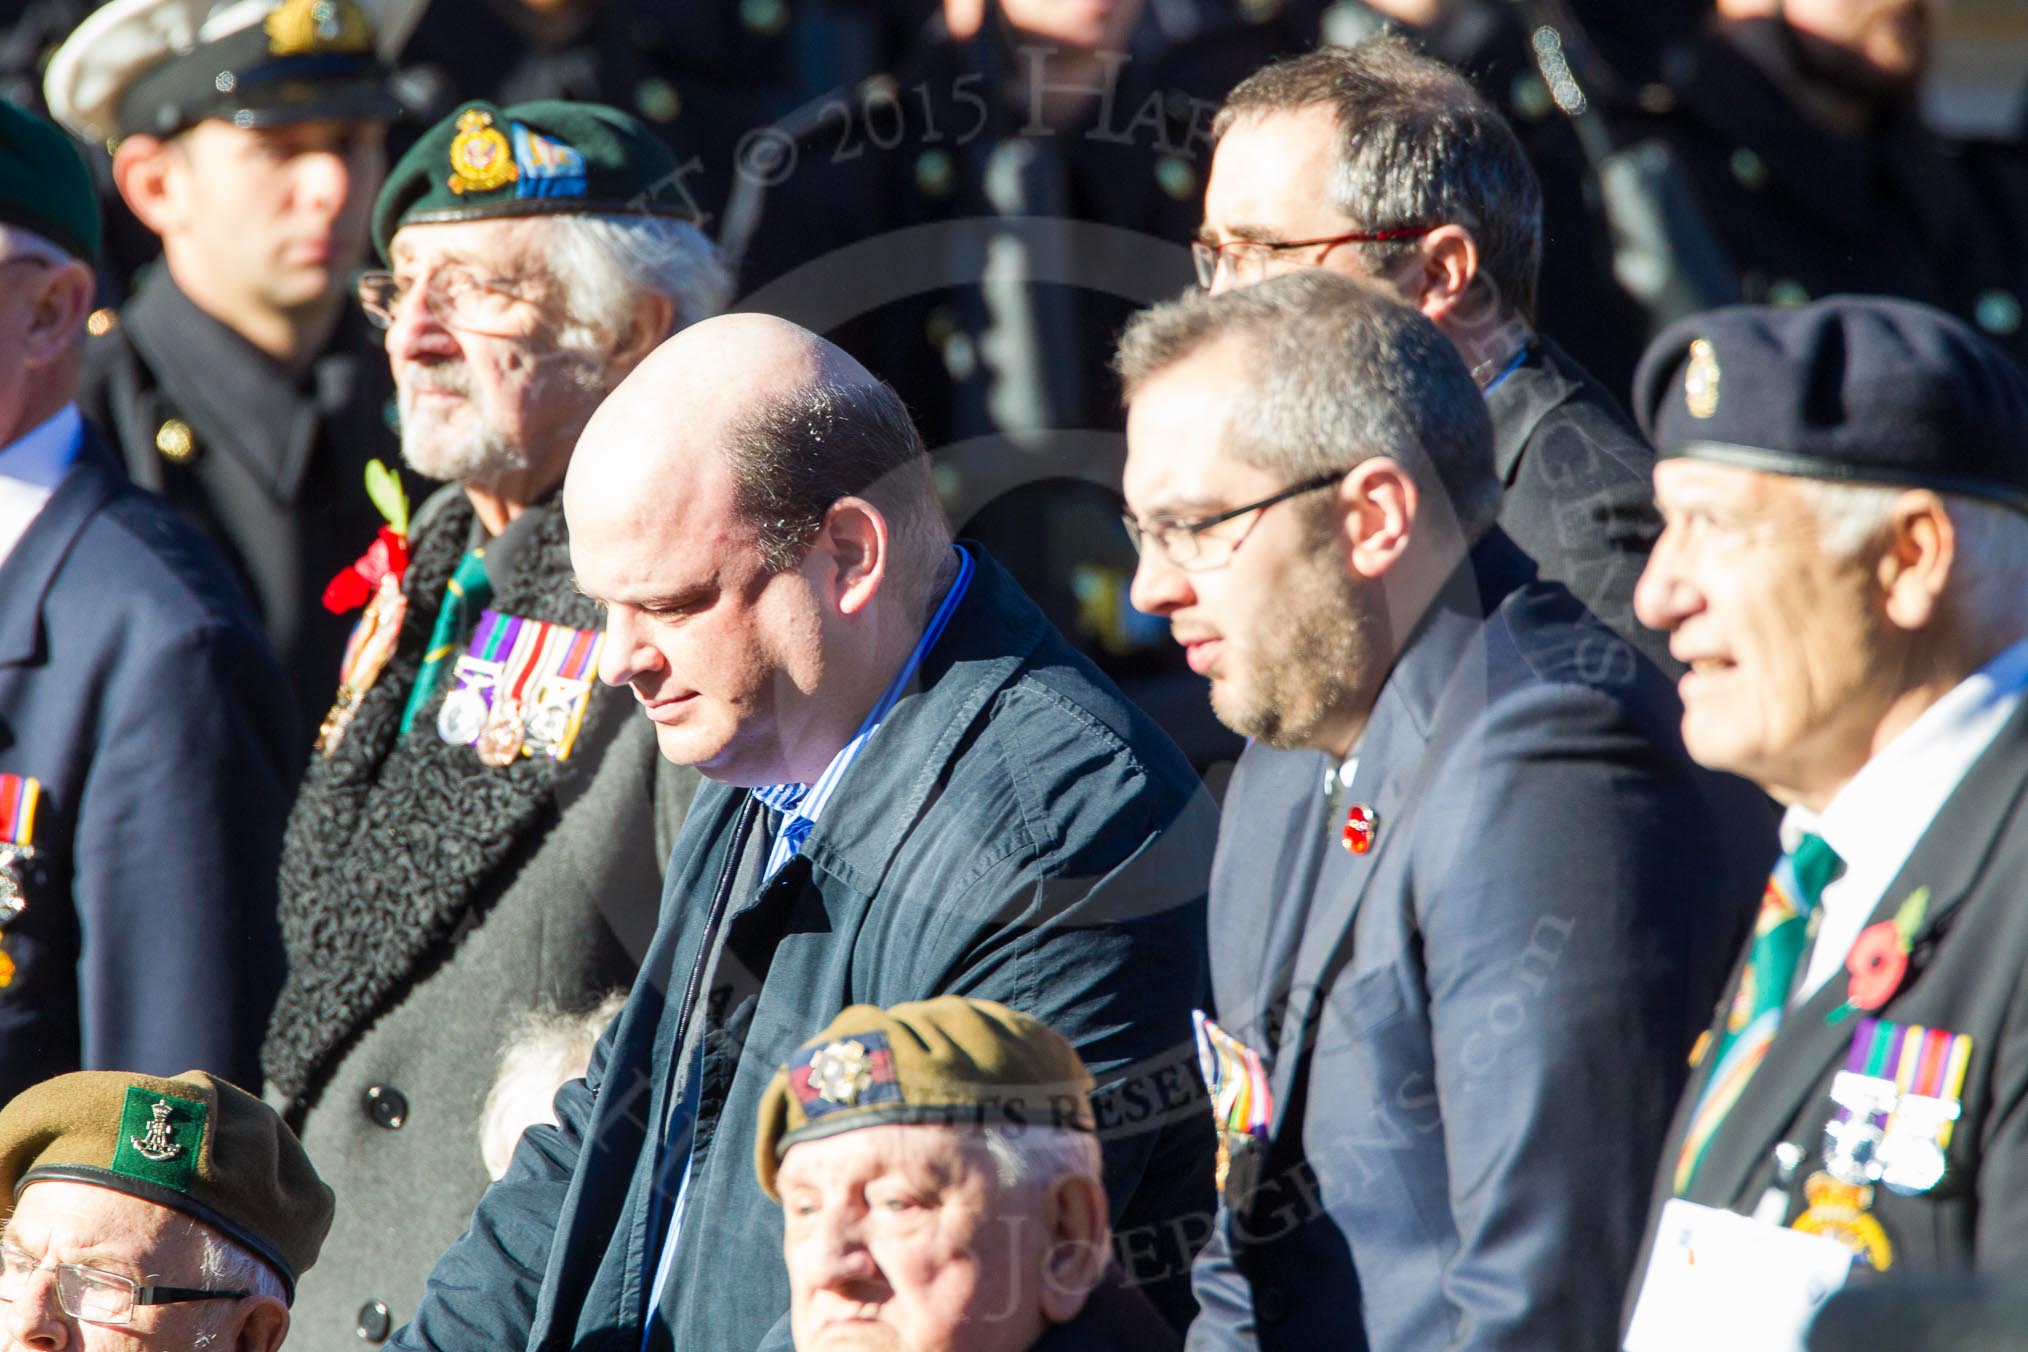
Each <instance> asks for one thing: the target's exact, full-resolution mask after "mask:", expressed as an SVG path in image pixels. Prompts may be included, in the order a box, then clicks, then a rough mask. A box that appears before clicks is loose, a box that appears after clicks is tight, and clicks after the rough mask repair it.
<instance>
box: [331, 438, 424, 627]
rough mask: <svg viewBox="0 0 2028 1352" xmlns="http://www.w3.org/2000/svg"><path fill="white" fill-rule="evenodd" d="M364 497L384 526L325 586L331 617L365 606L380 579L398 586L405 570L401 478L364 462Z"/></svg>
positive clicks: (373, 462)
mask: <svg viewBox="0 0 2028 1352" xmlns="http://www.w3.org/2000/svg"><path fill="white" fill-rule="evenodd" d="M366 496H367V497H369V498H371V499H372V500H373V505H374V506H375V507H377V508H379V509H380V514H381V515H382V516H384V517H386V518H387V524H386V525H385V526H382V527H381V528H380V533H379V534H378V535H376V536H374V537H373V543H372V544H370V545H368V546H367V547H366V552H365V553H364V554H361V555H360V556H359V557H358V558H357V559H355V560H353V562H352V564H351V565H350V566H349V567H347V568H346V569H345V571H344V572H342V573H340V574H338V576H336V577H334V578H332V579H331V581H330V582H329V583H327V584H326V585H325V587H324V609H326V610H328V611H330V612H331V613H332V614H333V615H343V614H344V613H345V612H346V611H348V610H357V609H358V608H359V607H361V606H363V605H365V604H366V602H367V600H368V599H369V598H371V597H372V595H373V593H374V592H375V590H377V589H378V588H379V586H380V579H381V578H383V577H387V576H390V575H391V576H392V577H393V578H394V580H395V584H396V585H397V586H398V585H400V583H401V575H402V574H403V573H405V572H407V571H408V494H406V493H404V492H402V489H401V478H400V476H398V475H397V474H395V472H394V471H393V470H391V469H389V468H388V467H387V466H385V465H383V464H381V463H380V462H379V461H378V460H369V461H367V463H366Z"/></svg>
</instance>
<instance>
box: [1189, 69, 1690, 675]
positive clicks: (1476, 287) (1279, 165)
mask: <svg viewBox="0 0 2028 1352" xmlns="http://www.w3.org/2000/svg"><path fill="white" fill-rule="evenodd" d="M1212 129H1213V134H1214V136H1216V137H1217V139H1218V148H1217V151H1216V153H1215V154H1214V156H1213V158H1212V164H1211V177H1210V180H1209V182H1208V183H1207V184H1206V185H1205V191H1204V224H1203V226H1202V227H1201V229H1200V230H1199V232H1198V240H1197V243H1196V245H1195V247H1194V253H1195V255H1196V261H1197V276H1198V281H1199V282H1200V283H1201V284H1202V285H1203V286H1205V287H1206V288H1207V289H1209V290H1213V291H1218V290H1224V289H1226V288H1228V287H1234V286H1245V285H1249V284H1251V283H1253V282H1257V281H1259V280H1260V279H1262V278H1263V277H1269V276H1273V275H1275V274H1276V273H1280V272H1285V271H1288V270H1289V269H1291V268H1298V267H1322V268H1329V269H1332V270H1334V271H1338V272H1343V273H1345V274H1347V275H1348V276H1352V277H1361V278H1368V279H1373V280H1377V281H1380V282H1382V283H1384V284H1385V285H1386V286H1388V287H1389V288H1391V289H1392V290H1394V291H1395V292H1396V293H1397V294H1398V295H1400V296H1401V297H1402V299H1404V300H1406V301H1408V302H1409V303H1410V304H1411V305H1414V306H1416V307H1417V308H1418V309H1420V310H1421V311H1422V312H1423V313H1424V314H1425V315H1427V316H1428V317H1429V318H1430V319H1431V320H1432V321H1434V322H1435V324H1436V326H1437V327H1438V328H1439V329H1440V330H1442V331H1443V334H1444V336H1445V337H1447V338H1449V339H1450V340H1451V342H1452V344H1453V345H1454V346H1456V348H1457V349H1458V354H1459V355H1460V356H1461V357H1463V358H1464V361H1465V366H1466V368H1467V369H1468V370H1470V372H1471V373H1472V379H1473V381H1474V382H1475V383H1476V384H1477V385H1478V386H1479V388H1480V390H1481V391H1482V392H1483V393H1484V395H1485V399H1486V409H1487V412H1488V413H1489V414H1491V416H1492V420H1493V461H1494V467H1495V469H1496V470H1497V471H1498V473H1499V477H1500V481H1501V485H1502V487H1503V489H1504V497H1503V499H1502V506H1501V508H1500V525H1501V527H1502V528H1503V529H1504V530H1506V532H1507V533H1508V534H1509V535H1511V536H1512V537H1513V538H1514V540H1515V542H1516V543H1517V544H1519V545H1520V546H1521V547H1522V548H1523V549H1524V550H1526V551H1527V552H1528V553H1529V554H1530V555H1531V556H1533V557H1534V559H1535V561H1536V563H1537V565H1538V566H1539V567H1540V569H1541V571H1542V574H1543V576H1545V577H1548V578H1552V579H1554V580H1556V581H1558V582H1561V583H1563V584H1564V585H1565V586H1567V587H1569V588H1570V590H1571V591H1572V592H1574V593H1576V595H1577V598H1578V599H1579V600H1580V601H1582V602H1584V603H1585V605H1586V606H1587V607H1588V608H1589V609H1590V610H1591V612H1592V613H1593V614H1595V615H1597V616H1598V617H1599V618H1600V619H1602V620H1604V621H1605V622H1606V624H1608V625H1609V626H1611V627H1612V628H1613V629H1615V630H1617V631H1618V632H1619V633H1620V634H1621V635H1622V636H1624V637H1625V638H1627V639H1628V640H1629V641H1631V642H1632V643H1633V644H1634V646H1635V647H1636V648H1638V649H1639V650H1640V651H1642V652H1644V653H1646V654H1647V655H1648V656H1649V657H1650V658H1652V659H1653V660H1654V661H1655V662H1657V663H1658V664H1660V665H1661V667H1662V668H1663V670H1664V671H1668V672H1672V673H1673V672H1674V671H1675V670H1677V668H1676V665H1675V662H1674V660H1673V659H1672V658H1671V657H1670V656H1669V653H1668V646H1667V644H1665V643H1664V642H1663V641H1662V640H1661V638H1660V637H1659V636H1658V635H1656V634H1655V633H1654V631H1652V630H1650V629H1647V628H1645V627H1644V626H1642V625H1641V624H1640V623H1639V622H1638V621H1636V620H1635V618H1634V612H1633V596H1634V583H1635V582H1636V581H1637V580H1638V579H1639V578H1640V575H1641V568H1642V567H1643V565H1644V564H1645V563H1646V562H1647V557H1648V551H1649V549H1650V548H1651V547H1652V546H1653V545H1654V542H1655V538H1656V536H1657V535H1659V534H1660V533H1661V528H1662V527H1661V520H1660V518H1659V517H1657V516H1656V514H1655V507H1654V502H1653V500H1652V496H1653V495H1652V494H1651V492H1650V490H1649V486H1648V474H1649V471H1650V470H1651V469H1652V468H1653V466H1654V459H1655V457H1654V452H1653V450H1652V449H1651V448H1650V447H1649V446H1648V444H1647V443H1646V442H1645V441H1644V440H1642V438H1641V435H1640V433H1639V431H1638V430H1636V428H1635V427H1634V425H1633V423H1632V422H1631V421H1629V419H1628V417H1627V415H1626V412H1625V411H1624V410H1623V409H1622V408H1621V407H1620V403H1619V401H1617V400H1616V399H1614V398H1613V396H1612V395H1611V394H1609V393H1607V391H1606V390H1605V388H1604V387H1603V386H1602V385H1600V384H1599V383H1598V382H1597V381H1595V380H1593V379H1592V377H1591V376H1590V375H1588V374H1587V373H1586V372H1585V371H1584V369H1583V368H1582V367H1581V366H1579V365H1578V364H1577V363H1576V362H1575V361H1573V360H1572V359H1571V358H1570V356H1569V355H1568V354H1566V353H1565V352H1563V350H1562V349H1560V348H1559V347H1557V345H1556V344H1555V343H1553V342H1551V341H1550V340H1549V339H1548V338H1546V337H1544V336H1542V335H1541V334H1539V333H1536V332H1535V331H1534V323H1535V309H1536V304H1535V301H1536V290H1537V282H1538V273H1539V272H1540V269H1541V260H1542V191H1541V188H1540V186H1539V185H1538V184H1537V182H1536V178H1535V171H1534V170H1533V169H1532V168H1530V167H1529V164H1528V159H1527V156H1526V155H1525V153H1524V152H1523V151H1522V148H1521V144H1520V142H1519V141H1518V140H1516V139H1515V136H1514V132H1513V130H1512V128H1510V127H1509V126H1508V125H1507V124H1506V122H1505V121H1504V120H1503V119H1502V118H1501V116H1500V114H1499V112H1498V111H1497V110H1496V109H1494V108H1493V107H1492V105H1491V104H1489V103H1487V102H1486V101H1485V99H1484V98H1483V97H1481V96H1480V95H1479V94H1478V92H1477V91H1475V90H1474V89H1473V87H1472V85H1471V83H1470V81H1468V80H1466V79H1465V78H1464V77H1463V76H1461V75H1459V74H1458V73H1457V72H1455V71H1453V70H1451V69H1450V68H1449V67H1447V66H1445V65H1443V64H1442V63H1441V62H1438V61H1436V60H1433V59H1432V58H1430V57H1427V56H1424V55H1423V54H1421V53H1420V52H1419V51H1417V50H1416V49H1415V48H1414V47H1413V46H1411V45H1410V44H1409V43H1408V42H1407V41H1406V40H1405V39H1402V38H1398V37H1390V36H1381V37H1374V38H1369V39H1367V40H1366V41H1365V42H1362V43H1361V44H1359V45H1358V46H1357V47H1354V48H1351V49H1349V50H1347V49H1344V48H1334V47H1325V48H1322V49H1319V50H1317V51H1314V52H1311V53H1308V54H1307V55H1304V56H1300V57H1296V58H1294V59H1291V60H1288V61H1283V62H1278V63H1276V64H1274V65H1270V66H1267V67H1264V68H1263V69H1261V70H1259V71H1257V72H1255V73H1254V74H1253V75H1251V76H1249V77H1248V78H1247V79H1246V80H1244V81H1242V82H1241V83H1240V84H1239V85H1238V86H1237V87H1236V88H1234V89H1233V91H1232V93H1231V94H1230V95H1228V96H1227V98H1226V100H1225V105H1224V107H1223V108H1221V109H1220V110H1219V113H1218V116H1217V118H1216V119H1215V120H1214V122H1213V123H1212Z"/></svg>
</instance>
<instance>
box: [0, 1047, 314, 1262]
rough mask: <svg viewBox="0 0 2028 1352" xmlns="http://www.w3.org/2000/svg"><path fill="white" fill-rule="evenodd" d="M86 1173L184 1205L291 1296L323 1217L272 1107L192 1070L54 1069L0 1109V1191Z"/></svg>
mask: <svg viewBox="0 0 2028 1352" xmlns="http://www.w3.org/2000/svg"><path fill="white" fill-rule="evenodd" d="M43 1181H60V1182H69V1183H90V1184H94V1185H96V1186H98V1187H101V1188H111V1189H112V1190H114V1191H115V1192H124V1193H128V1194H130V1195H132V1196H134V1197H139V1198H141V1199H142V1200H143V1201H148V1202H153V1203H155V1204H156V1205H158V1206H165V1207H168V1208H169V1209H171V1210H172V1211H180V1212H182V1213H183V1214H184V1215H186V1216H193V1217H195V1218H196V1219H198V1220H200V1221H203V1222H204V1223H205V1224H206V1225H209V1226H211V1227H212V1228H213V1229H215V1230H217V1231H219V1232H220V1233H221V1234H224V1235H226V1236H228V1237H230V1238H232V1239H234V1240H237V1241H238V1242H239V1243H241V1244H243V1245H245V1246H246V1247H247V1248H248V1249H250V1250H252V1251H253V1252H254V1253H255V1254H258V1255H259V1256H260V1257H261V1258H263V1259H265V1260H266V1261H267V1262H268V1264H269V1265H270V1266H271V1267H273V1268H274V1269H275V1271H276V1273H277V1274H279V1275H280V1277H281V1279H282V1283H283V1285H284V1287H285V1288H286V1289H287V1291H288V1293H289V1296H290V1298H291V1299H294V1297H295V1291H296V1278H297V1276H299V1275H300V1274H301V1273H303V1272H305V1271H307V1270H308V1269H309V1267H310V1265H311V1264H312V1263H315V1262H316V1261H317V1250H318V1249H319V1248H320V1247H321V1246H322V1245H323V1243H324V1233H325V1232H326V1231H327V1230H329V1229H330V1228H331V1209H332V1196H331V1189H329V1188H328V1187H326V1186H324V1182H323V1180H322V1179H320V1178H318V1177H317V1171H316V1170H315V1169H314V1168H312V1167H311V1165H310V1157H309V1156H308V1155H306V1154H304V1153H303V1147H302V1145H301V1144H300V1143H299V1142H298V1141H297V1140H296V1136H295V1133H294V1132H292V1131H290V1130H289V1129H288V1127H287V1126H285V1125H284V1124H283V1122H282V1119H281V1118H280V1117H278V1116H276V1115H275V1111H274V1109H272V1108H270V1107H268V1105H267V1104H265V1103H263V1102H261V1101H260V1100H259V1099H257V1098H255V1097H254V1096H253V1095H251V1094H249V1093H247V1092H246V1091H245V1090H243V1089H239V1088H236V1087H234V1086H233V1085H230V1084H227V1083H226V1082H225V1081H224V1080H221V1079H218V1078H217V1077H215V1076H213V1075H211V1074H208V1073H207V1072H205V1071H201V1070H186V1071H184V1072H183V1073H182V1074H181V1075H178V1076H176V1077H175V1078H174V1079H168V1080H162V1079H157V1078H155V1077H154V1076H152V1075H134V1074H129V1073H127V1072H125V1071H117V1070H86V1071H79V1072H77V1073H75V1074H71V1075H59V1076H57V1077H56V1078H55V1079H53V1080H44V1081H43V1082H42V1083H41V1084H38V1085H36V1086H35V1087H34V1088H32V1089H28V1090H26V1091H24V1092H22V1093H20V1094H18V1095H16V1096H15V1098H14V1101H13V1102H11V1103H9V1104H8V1105H7V1107H6V1108H5V1109H0V1197H5V1198H8V1199H18V1198H19V1197H20V1196H21V1193H22V1190H23V1189H25V1188H27V1187H29V1186H30V1185H32V1184H35V1183H38V1182H43Z"/></svg>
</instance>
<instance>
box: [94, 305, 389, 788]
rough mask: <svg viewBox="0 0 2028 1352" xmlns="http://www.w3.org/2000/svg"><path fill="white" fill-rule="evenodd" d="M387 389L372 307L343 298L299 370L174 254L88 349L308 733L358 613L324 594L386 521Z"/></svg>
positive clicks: (133, 472)
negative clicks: (203, 287)
mask: <svg viewBox="0 0 2028 1352" xmlns="http://www.w3.org/2000/svg"><path fill="white" fill-rule="evenodd" d="M101 322H103V321H101ZM391 392H392V383H391V380H390V377H389V375H388V370H387V358H386V356H385V355H384V354H383V353H382V352H381V350H380V346H379V343H378V342H377V341H376V340H375V339H374V338H373V337H372V336H371V331H370V330H369V329H368V328H367V326H366V321H365V320H364V318H363V317H360V316H358V315H357V314H355V313H350V312H348V314H347V316H346V318H345V320H344V321H343V322H342V323H341V324H340V327H339V330H338V336H337V337H336V338H334V340H333V342H332V344H331V347H330V348H329V349H328V350H327V351H326V352H325V353H324V355H323V356H321V357H319V358H317V360H316V361H315V362H314V363H312V365H311V367H310V369H309V371H308V372H307V373H305V374H304V375H303V376H302V377H301V378H300V379H299V378H297V377H296V376H294V375H292V374H290V373H289V372H287V371H285V370H283V368H282V367H281V366H279V365H278V364H276V363H275V361H274V360H273V359H272V358H270V357H268V356H267V354H265V353H263V352H261V351H260V350H259V349H257V348H255V347H254V346H253V345H252V344H250V343H248V342H247V341H246V340H245V339H244V338H241V337H240V336H239V335H238V334H237V333H235V332H233V331H232V330H231V329H229V328H227V327H226V326H225V325H223V324H221V323H219V322H218V321H217V320H216V319H213V318H212V317H211V316H210V315H208V314H206V313H205V312H204V311H203V310H200V309H199V308H198V307H197V306H196V305H195V304H194V303H192V302H191V300H190V299H189V298H188V297H187V296H185V295H184V294H183V292H182V291H181V290H180V289H178V287H177V285H176V283H175V282H174V281H172V280H171V279H170V277H169V269H168V268H167V266H160V267H157V268H155V269H154V270H153V271H152V272H150V273H149V274H148V277H147V280H146V281H145V282H144V283H143V284H142V285H141V288H140V290H139V291H138V292H137V293H136V294H135V296H134V298H133V299H132V300H131V301H129V302H128V303H127V305H126V306H125V308H123V309H122V310H120V312H119V315H118V318H117V321H116V322H114V323H113V324H112V325H111V326H110V327H108V328H106V329H105V331H104V332H103V333H101V334H99V336H97V337H95V338H92V339H91V340H89V342H88V343H87V345H86V348H85V377H84V386H83V389H82V391H81V393H80V395H79V403H80V405H81V406H82V407H83V409H84V412H85V416H86V417H87V418H90V419H91V420H93V421H94V422H95V423H97V424H98V427H99V430H100V431H102V432H104V433H105V435H106V437H107V438H108V439H109V440H110V441H111V442H112V443H113V446H114V448H115V449H116V450H117V451H118V453H119V454H120V457H121V458H122V459H123V460H124V461H125V463H126V466H127V473H128V475H129V476H131V477H132V478H133V480H134V482H135V483H137V484H139V485H141V486H142V487H143V488H148V489H153V490H154V491H155V492H158V493H160V494H162V496H164V497H166V498H168V499H169V502H170V504H171V505H172V506H174V507H175V508H176V510H177V511H178V512H179V513H181V514H182V515H183V517H184V519H186V520H188V521H189V522H190V523H191V524H193V525H195V526H196V527H197V528H198V529H199V530H201V531H202V532H203V533H204V534H205V535H206V536H208V537H209V538H210V539H211V541H212V543H213V544H214V545H216V546H217V547H218V550H219V552H220V553H222V554H223V555H224V556H225V558H226V560H227V562H229V563H230V564H231V565H232V567H233V570H234V571H235V573H237V575H238V577H239V579H240V582H241V584H242V585H243V586H244V587H245V589H246V591H247V594H248V595H250V596H251V597H252V598H253V600H254V604H255V606H256V608H257V609H258V611H259V613H260V616H261V619H262V621H263V622H264V623H265V625H266V626H267V631H268V637H269V640H270V641H271V642H272V643H273V645H274V648H275V651H276V653H277V654H278V655H279V656H280V657H281V660H282V666H283V669H284V670H285V671H286V672H287V673H288V677H289V688H290V690H291V691H292V692H293V693H294V695H295V699H296V704H297V710H298V713H299V715H300V717H301V720H302V722H303V724H304V726H305V727H306V728H307V729H308V730H309V731H310V732H314V731H315V730H316V726H317V720H318V717H319V716H320V715H321V714H322V713H323V712H324V708H325V706H326V705H327V704H328V703H329V701H330V695H331V688H332V683H333V680H334V679H335V676H336V673H337V671H338V659H339V655H340V654H341V653H342V652H343V651H344V648H345V637H346V635H347V634H348V633H349V632H350V631H351V627H352V625H351V620H350V619H348V618H346V617H343V616H338V615H332V614H330V613H329V612H327V611H326V610H325V609H324V607H323V605H322V604H321V603H320V599H319V598H320V597H321V596H322V595H323V591H324V584H325V583H327V582H329V581H330V580H331V577H332V576H333V575H334V574H335V573H337V572H338V571H339V570H341V569H343V568H344V567H345V566H346V565H347V564H349V563H351V562H352V561H353V560H354V559H356V558H358V557H359V554H360V551H361V550H363V549H364V548H365V547H366V545H367V544H368V543H369V542H371V540H372V539H373V533H374V532H375V531H376V530H378V529H379V528H380V525H381V520H380V516H379V514H378V513H377V512H376V511H375V510H374V508H373V505H372V503H371V502H369V501H368V500H367V497H366V486H365V472H366V462H367V461H368V460H371V459H374V458H375V457H378V458H380V459H381V460H383V461H385V462H387V464H388V466H389V468H394V467H395V466H396V465H397V464H398V463H399V448H398V446H397V444H396V441H395V438H394V434H393V432H392V431H391V430H390V428H389V425H388V421H387V404H388V399H389V397H390V394H391ZM172 424H173V426H172ZM307 737H308V733H307V732H306V733H305V739H306V740H305V745H304V747H302V748H299V750H306V749H307Z"/></svg>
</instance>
